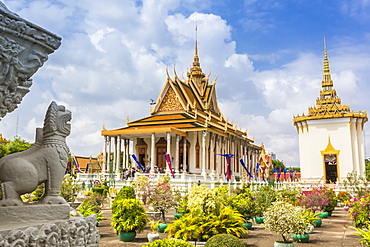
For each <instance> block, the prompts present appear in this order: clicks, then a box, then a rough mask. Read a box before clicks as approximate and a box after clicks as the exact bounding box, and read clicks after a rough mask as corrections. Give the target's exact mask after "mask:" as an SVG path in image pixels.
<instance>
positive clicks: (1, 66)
mask: <svg viewBox="0 0 370 247" xmlns="http://www.w3.org/2000/svg"><path fill="white" fill-rule="evenodd" d="M0 16H1V18H0V27H1V28H0V120H1V118H3V117H4V116H5V115H6V114H7V113H9V112H12V111H14V110H15V109H16V108H17V107H18V104H20V103H21V101H22V99H23V97H24V96H25V95H26V94H27V93H28V92H29V91H30V90H29V88H30V87H31V86H32V79H30V78H31V77H32V76H33V75H34V74H35V73H36V71H37V70H38V69H39V68H40V67H42V66H43V64H44V62H45V61H46V60H47V59H48V55H49V54H51V53H53V52H54V51H55V50H56V49H58V48H59V46H60V44H61V38H60V37H58V36H56V35H55V34H53V33H51V32H49V31H47V30H45V29H43V28H41V27H39V26H37V25H35V24H33V23H31V22H29V21H26V20H24V19H22V18H21V17H19V15H17V14H15V13H13V12H11V11H10V10H9V9H8V8H7V7H6V6H5V5H4V4H3V3H2V2H1V1H0Z"/></svg>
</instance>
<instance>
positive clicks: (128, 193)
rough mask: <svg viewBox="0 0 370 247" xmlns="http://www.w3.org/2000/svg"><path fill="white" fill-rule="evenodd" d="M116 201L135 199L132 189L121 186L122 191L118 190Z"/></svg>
mask: <svg viewBox="0 0 370 247" xmlns="http://www.w3.org/2000/svg"><path fill="white" fill-rule="evenodd" d="M116 199H117V200H118V199H136V196H135V190H134V188H133V187H131V186H123V187H122V189H120V190H119V192H118V194H117V196H116Z"/></svg>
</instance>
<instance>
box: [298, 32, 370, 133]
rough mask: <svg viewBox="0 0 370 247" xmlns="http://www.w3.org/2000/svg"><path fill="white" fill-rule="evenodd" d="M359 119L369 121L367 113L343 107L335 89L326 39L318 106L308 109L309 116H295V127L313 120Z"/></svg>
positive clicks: (317, 100)
mask: <svg viewBox="0 0 370 247" xmlns="http://www.w3.org/2000/svg"><path fill="white" fill-rule="evenodd" d="M342 117H359V118H364V120H365V121H364V122H366V121H367V119H368V118H367V113H366V111H359V112H357V113H355V112H353V111H351V109H350V106H349V105H342V103H341V98H340V97H338V96H337V91H336V90H335V89H334V88H333V80H332V79H331V74H330V67H329V59H328V53H327V49H326V39H325V38H324V74H323V80H322V83H321V90H320V97H319V98H317V99H316V105H315V106H314V107H309V108H308V114H307V115H304V114H302V116H299V115H298V116H294V117H293V118H294V125H295V126H296V127H297V128H298V126H299V125H298V123H299V122H303V121H306V120H311V119H325V118H342Z"/></svg>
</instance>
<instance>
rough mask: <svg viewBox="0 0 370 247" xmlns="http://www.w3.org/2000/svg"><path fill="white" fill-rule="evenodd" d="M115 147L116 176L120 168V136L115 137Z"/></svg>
mask: <svg viewBox="0 0 370 247" xmlns="http://www.w3.org/2000/svg"><path fill="white" fill-rule="evenodd" d="M116 141H117V145H116V149H117V152H116V174H119V173H120V171H119V169H120V166H121V136H117V139H116Z"/></svg>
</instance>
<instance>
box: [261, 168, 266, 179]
mask: <svg viewBox="0 0 370 247" xmlns="http://www.w3.org/2000/svg"><path fill="white" fill-rule="evenodd" d="M266 168H267V166H264V167H262V180H263V181H265V170H266Z"/></svg>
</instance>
